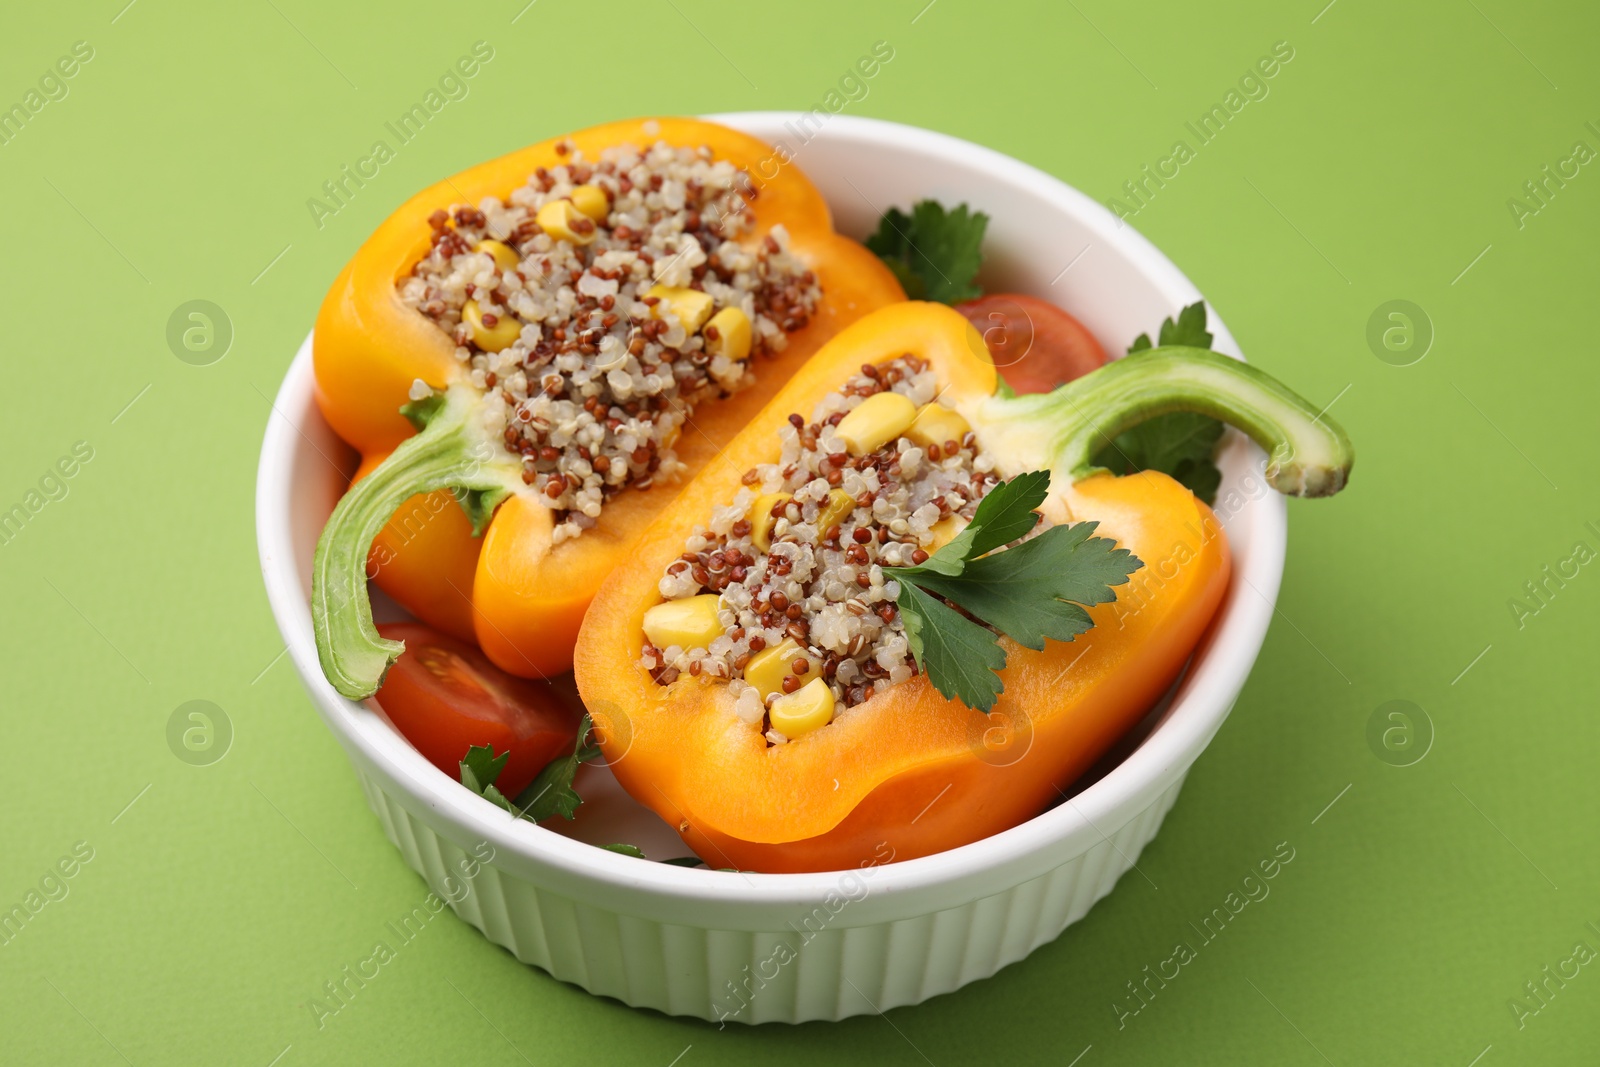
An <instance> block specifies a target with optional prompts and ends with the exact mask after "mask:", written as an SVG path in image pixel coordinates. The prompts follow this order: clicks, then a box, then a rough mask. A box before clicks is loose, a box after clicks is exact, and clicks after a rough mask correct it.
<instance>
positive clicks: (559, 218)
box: [533, 200, 600, 245]
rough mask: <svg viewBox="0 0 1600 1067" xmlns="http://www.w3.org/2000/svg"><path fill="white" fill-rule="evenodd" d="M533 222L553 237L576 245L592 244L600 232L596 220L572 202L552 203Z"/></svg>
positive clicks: (557, 201) (541, 210)
mask: <svg viewBox="0 0 1600 1067" xmlns="http://www.w3.org/2000/svg"><path fill="white" fill-rule="evenodd" d="M533 220H534V221H535V222H537V223H538V224H539V228H540V229H542V230H543V231H544V232H545V233H547V234H549V235H550V236H551V237H554V238H555V239H557V240H559V241H570V242H572V243H573V244H575V245H586V244H591V243H592V242H593V241H594V239H595V237H596V236H597V235H598V234H599V232H600V231H599V229H598V228H597V227H596V226H595V224H594V220H593V219H591V218H590V217H589V216H587V215H585V214H584V213H583V212H581V211H579V210H578V209H577V208H576V207H574V206H573V203H572V201H571V200H552V201H550V202H549V203H548V204H546V205H545V206H544V207H542V208H540V209H539V213H538V214H537V215H535V216H534V217H533Z"/></svg>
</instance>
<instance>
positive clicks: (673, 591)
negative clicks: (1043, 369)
mask: <svg viewBox="0 0 1600 1067" xmlns="http://www.w3.org/2000/svg"><path fill="white" fill-rule="evenodd" d="M1194 310H1195V311H1196V312H1197V313H1198V314H1200V315H1203V309H1201V308H1198V307H1197V308H1196V309H1194ZM1169 325H1171V324H1169ZM1175 412H1196V413H1200V414H1203V415H1205V416H1208V417H1210V418H1214V419H1219V420H1223V421H1225V422H1228V423H1231V424H1232V425H1233V426H1235V427H1237V428H1239V429H1240V430H1242V431H1243V432H1244V433H1246V434H1248V435H1249V436H1250V437H1251V438H1253V439H1254V440H1255V441H1256V442H1257V443H1259V444H1260V445H1261V446H1262V447H1263V448H1264V449H1266V451H1267V453H1268V457H1269V461H1268V466H1267V471H1266V476H1267V480H1268V482H1269V483H1270V484H1271V485H1272V486H1274V487H1275V488H1277V489H1278V490H1280V491H1281V492H1284V493H1288V494H1292V495H1296V496H1325V495H1328V494H1331V493H1335V492H1337V491H1338V490H1339V489H1340V488H1341V487H1342V486H1343V485H1344V483H1345V480H1346V477H1347V475H1348V472H1349V469H1350V465H1351V459H1352V453H1351V448H1350V444H1349V441H1348V440H1347V438H1346V437H1345V435H1344V433H1343V431H1342V430H1341V429H1340V428H1339V427H1338V426H1337V425H1336V424H1335V423H1334V422H1332V420H1330V419H1329V418H1327V417H1326V416H1325V415H1319V413H1318V411H1317V410H1316V408H1315V407H1313V406H1312V405H1310V404H1308V403H1307V402H1306V401H1305V400H1303V399H1302V398H1301V397H1299V396H1298V395H1296V394H1295V393H1293V392H1291V391H1290V390H1289V389H1287V388H1286V387H1284V386H1283V385H1281V384H1280V383H1279V382H1277V381H1276V380H1274V379H1273V378H1272V377H1270V376H1269V375H1267V374H1266V373H1264V372H1263V371H1261V370H1259V369H1257V368H1255V367H1253V366H1249V365H1246V364H1244V363H1242V362H1239V361H1237V360H1234V359H1230V358H1228V357H1225V356H1222V355H1219V354H1217V353H1215V352H1212V351H1209V350H1207V349H1205V348H1200V347H1191V346H1187V345H1172V344H1158V345H1156V346H1154V347H1146V348H1145V349H1144V350H1142V351H1137V352H1134V353H1132V354H1130V355H1128V356H1127V357H1125V358H1123V359H1120V360H1116V361H1113V362H1111V363H1109V364H1107V365H1106V366H1104V367H1101V368H1100V369H1098V370H1095V371H1093V372H1092V373H1089V374H1087V375H1085V376H1083V377H1080V378H1078V379H1077V380H1075V381H1072V382H1070V383H1068V384H1066V385H1064V386H1062V387H1060V388H1059V389H1056V390H1054V391H1053V392H1050V393H1043V394H1037V395H1025V396H1017V395H1014V394H1013V393H1011V391H1010V390H1009V389H1006V388H1004V387H1003V386H1001V384H1000V382H999V381H998V379H997V375H996V371H995V367H994V364H993V361H992V360H991V358H990V354H989V351H988V350H987V349H986V347H985V344H984V341H983V339H982V338H981V337H980V335H979V334H978V333H977V332H976V331H975V330H974V329H973V327H972V326H971V325H970V324H969V323H968V321H967V319H966V318H964V317H963V316H962V315H961V314H960V313H959V312H958V311H956V310H954V309H952V308H950V307H946V306H943V305H940V304H931V303H921V302H913V303H901V304H896V305H893V306H889V307H885V308H883V309H881V310H878V311H876V312H874V313H872V314H870V315H868V316H866V317H864V318H862V319H861V320H859V321H857V322H856V323H855V324H854V325H852V326H850V327H849V328H847V329H846V330H844V331H843V332H842V333H840V334H839V335H838V336H837V337H835V338H834V339H833V340H832V341H831V342H829V344H828V345H827V346H826V347H824V348H823V349H822V350H821V351H820V352H819V353H818V354H817V355H816V356H815V357H814V358H813V359H812V360H811V362H810V363H809V364H807V366H806V367H805V368H803V369H802V370H801V371H800V372H799V373H798V374H797V375H796V376H795V377H794V378H793V379H791V380H790V382H789V383H788V385H787V386H785V388H784V389H783V391H782V392H781V393H780V394H779V395H778V396H777V397H776V398H775V399H774V401H773V402H772V403H771V404H770V405H769V406H768V407H766V408H765V409H764V410H763V411H762V412H761V413H760V414H759V415H758V416H756V417H755V419H754V420H753V421H752V422H751V423H750V424H749V425H748V426H747V427H746V428H745V429H744V430H743V432H741V433H740V434H739V436H738V437H736V438H735V439H734V440H733V442H732V443H731V444H730V445H729V446H728V448H727V450H726V451H725V452H724V453H723V454H722V455H721V456H719V457H718V458H717V459H716V460H715V461H713V462H711V463H709V464H708V465H707V466H706V467H705V468H704V469H703V470H702V471H700V473H699V474H698V475H697V476H696V477H695V479H694V481H693V482H691V483H690V485H689V486H688V487H687V488H686V489H685V490H684V491H683V492H682V493H681V494H680V495H679V496H678V498H677V499H676V500H675V501H674V502H673V504H672V505H671V506H670V507H669V508H668V509H667V510H665V511H664V512H663V513H662V514H661V515H660V516H659V517H658V518H657V520H656V521H655V523H654V524H653V525H652V526H651V527H650V529H649V530H648V532H647V533H645V534H644V536H643V538H642V539H641V540H640V541H639V542H638V543H637V544H636V545H635V546H634V548H633V550H632V551H631V552H629V553H628V555H627V558H626V559H623V560H620V561H619V562H618V566H617V569H616V571H615V573H614V574H613V575H612V576H611V577H610V579H609V580H608V581H607V582H606V583H605V585H604V586H603V587H602V589H601V591H600V593H599V594H598V596H597V597H596V598H595V600H594V603H593V605H592V607H591V609H590V611H589V614H588V616H587V618H586V620H585V622H584V625H583V630H582V632H581V634H580V637H579V641H578V647H577V654H576V661H575V671H576V675H577V681H578V686H579V690H580V692H581V693H582V696H583V698H584V701H585V704H586V705H587V707H588V709H589V711H590V714H591V715H592V716H593V717H594V722H595V728H596V732H597V734H598V736H599V738H600V741H601V746H602V748H603V749H604V752H605V755H606V758H607V761H608V762H609V763H610V764H611V766H612V770H613V772H614V773H615V774H616V776H617V778H618V779H619V780H620V781H621V782H622V784H623V785H624V786H625V787H626V788H627V789H628V791H629V792H630V793H632V795H633V796H634V798H635V799H637V800H638V801H639V802H640V803H642V804H644V805H646V806H647V807H650V808H652V809H653V810H655V811H656V812H657V813H658V814H659V815H660V816H661V817H662V818H664V819H666V820H667V821H668V822H669V823H670V824H671V825H672V826H674V827H676V828H677V829H678V831H679V833H680V834H681V836H682V837H683V839H684V841H685V842H686V843H687V844H688V845H689V846H690V847H691V848H693V849H694V851H695V852H696V853H698V854H699V855H700V856H701V858H703V859H704V860H705V861H706V862H707V863H708V864H709V865H711V866H713V867H736V868H740V869H744V870H756V871H808V870H830V869H844V868H851V867H855V866H857V865H859V864H862V863H865V862H881V860H882V857H883V856H884V854H885V853H884V849H885V848H887V849H889V850H890V851H889V855H892V856H893V857H894V858H896V859H908V858H912V857H915V856H921V855H926V854H929V853H932V852H937V851H940V850H943V849H948V848H951V847H954V846H957V845H962V844H965V843H968V842H971V841H975V840H978V839H980V838H983V837H985V836H987V835H989V834H992V833H996V832H998V831H1001V830H1004V829H1007V828H1009V827H1011V826H1015V825H1017V824H1018V823H1021V822H1023V821H1024V820H1026V819H1028V818H1031V817H1032V816H1034V815H1036V814H1038V813H1039V812H1040V811H1042V810H1044V809H1045V808H1046V807H1048V806H1049V805H1050V804H1051V803H1052V802H1054V801H1055V800H1057V799H1058V797H1059V796H1060V795H1062V794H1059V793H1058V790H1059V789H1064V788H1066V787H1067V786H1069V785H1070V783H1071V782H1072V781H1073V780H1074V779H1075V778H1077V777H1078V776H1079V775H1080V774H1081V773H1082V772H1083V771H1084V770H1085V769H1086V768H1088V767H1089V766H1090V765H1091V764H1092V763H1093V762H1094V761H1095V760H1096V759H1098V758H1099V757H1100V756H1101V755H1102V754H1103V753H1105V752H1106V751H1107V749H1108V748H1109V747H1110V746H1111V745H1112V744H1113V743H1114V742H1115V741H1116V740H1117V739H1118V738H1119V737H1121V736H1122V735H1123V734H1125V733H1126V732H1127V731H1128V730H1129V729H1130V728H1131V727H1132V726H1133V725H1134V724H1135V723H1137V722H1138V720H1139V719H1140V718H1141V717H1142V716H1143V715H1144V714H1145V713H1146V712H1147V711H1148V710H1149V708H1150V707H1151V706H1152V705H1153V704H1154V703H1155V702H1156V701H1157V700H1158V699H1159V698H1160V697H1161V695H1162V693H1163V692H1165V691H1166V690H1167V689H1168V687H1169V686H1170V685H1171V684H1172V683H1173V681H1174V680H1175V679H1176V677H1177V676H1178V674H1179V672H1180V671H1181V670H1182V668H1183V665H1184V664H1185V662H1186V661H1187V660H1188V658H1189V656H1190V654H1191V652H1192V651H1193V650H1194V648H1195V646H1196V644H1197V643H1198V642H1199V641H1200V639H1201V637H1202V635H1203V633H1204V632H1205V630H1206V628H1207V626H1208V624H1209V623H1210V622H1211V619H1212V616H1213V614H1214V613H1215V612H1216V610H1217V607H1218V605H1219V603H1220V602H1221V600H1222V597H1223V594H1224V591H1225V589H1226V587H1227V583H1228V576H1229V553H1228V548H1227V542H1226V538H1225V536H1224V534H1223V532H1222V530H1221V528H1220V526H1219V524H1218V522H1217V519H1216V518H1215V516H1214V515H1213V514H1212V512H1211V510H1210V509H1209V508H1208V507H1207V506H1206V504H1204V503H1202V502H1201V501H1200V500H1199V499H1197V497H1196V496H1195V495H1194V493H1192V492H1191V491H1190V490H1189V489H1188V488H1185V487H1184V486H1183V485H1181V484H1179V482H1177V481H1175V480H1173V478H1171V477H1168V476H1167V475H1165V474H1162V473H1159V472H1155V471H1142V472H1138V473H1131V474H1126V475H1121V476H1119V475H1116V474H1113V473H1111V472H1109V471H1108V470H1106V469H1104V468H1105V467H1106V466H1108V465H1110V464H1109V462H1108V461H1106V460H1105V459H1104V458H1103V456H1101V455H1100V454H1101V452H1102V450H1104V449H1105V448H1106V447H1107V442H1112V441H1115V440H1117V439H1118V435H1119V434H1122V433H1124V431H1129V430H1130V429H1131V428H1133V427H1135V426H1137V425H1138V424H1140V423H1143V422H1145V421H1146V420H1149V419H1152V418H1156V417H1160V416H1163V415H1170V414H1171V413H1175ZM996 732H998V733H999V734H1001V735H1003V736H1004V737H1005V738H1008V739H1009V740H1008V741H1007V742H1006V743H1004V744H1000V745H996V744H994V743H992V742H993V736H994V735H995V734H996ZM875 857H876V859H874V858H875Z"/></svg>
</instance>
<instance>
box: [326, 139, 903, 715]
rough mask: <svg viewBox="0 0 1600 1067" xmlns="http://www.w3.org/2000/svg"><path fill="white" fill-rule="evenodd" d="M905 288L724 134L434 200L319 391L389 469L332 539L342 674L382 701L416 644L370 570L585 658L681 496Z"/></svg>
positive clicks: (441, 608)
mask: <svg viewBox="0 0 1600 1067" xmlns="http://www.w3.org/2000/svg"><path fill="white" fill-rule="evenodd" d="M774 163H777V164H778V165H777V166H773V164H774ZM756 172H759V174H760V178H759V180H752V178H751V176H752V174H753V173H756ZM902 298H903V293H902V292H901V290H900V287H899V285H898V284H897V282H896V281H895V279H894V277H893V275H892V274H891V273H890V272H889V271H888V270H887V269H886V268H885V267H884V265H883V264H882V263H881V262H880V261H879V260H878V259H877V258H876V257H874V256H873V255H872V254H871V253H869V252H867V251H866V250H865V249H864V248H863V247H862V246H861V245H859V244H857V243H856V242H854V241H851V240H848V239H846V238H844V237H841V236H838V235H836V234H835V233H834V232H833V230H832V224H831V221H830V216H829V213H828V208H827V206H826V204H825V203H824V202H823V199H822V197H821V195H820V194H819V193H818V192H817V190H816V189H815V188H814V187H813V186H812V185H811V183H810V182H809V181H808V180H807V179H806V178H805V176H804V175H803V174H801V173H800V171H799V170H798V169H797V168H796V167H794V166H793V165H792V164H789V163H787V160H781V161H780V160H778V157H777V156H776V155H775V154H774V152H773V150H772V149H771V148H770V147H769V146H767V145H766V144H764V143H762V142H760V141H758V140H756V139H754V138H751V137H748V136H746V135H744V134H741V133H738V132H736V131H734V130H731V129H727V128H725V127H722V126H718V125H715V124H712V123H706V122H699V121H694V120H688V119H668V118H663V119H654V120H642V121H630V122H618V123H612V124H609V125H604V126H597V127H595V128H593V129H588V130H584V131H581V132H579V133H575V134H572V135H570V136H568V137H563V138H561V139H559V140H554V141H547V142H545V143H542V144H538V145H534V146H532V147H530V148H526V149H523V150H521V151H518V152H513V153H511V154H510V155H507V156H504V157H502V158H500V159H497V160H493V161H491V162H489V163H485V164H483V165H481V166H478V167H474V168H472V169H470V170H467V171H465V172H463V173H461V174H458V175H456V176H455V177H453V178H449V179H446V180H445V181H442V182H440V183H439V184H437V185H435V186H433V187H432V188H430V189H427V190H425V191H424V192H422V193H420V194H419V195H417V196H416V197H414V198H412V199H411V200H410V201H408V202H407V203H406V204H405V205H404V206H403V207H401V208H400V209H399V210H398V211H397V212H395V214H394V215H393V216H391V217H390V218H389V219H388V220H387V221H386V222H385V223H384V224H383V225H382V226H380V227H379V228H378V230H377V232H376V233H374V234H373V236H372V237H371V238H370V239H369V240H368V241H367V242H366V244H364V245H363V246H362V248H361V249H360V251H359V252H357V254H356V256H355V258H354V259H352V260H351V262H350V264H349V265H348V266H347V267H346V268H345V269H344V271H343V272H342V273H341V274H340V275H339V277H338V279H337V280H336V281H335V283H334V285H333V288H332V289H331V291H330V292H329V293H328V296H327V299H326V300H325V302H324V304H323V306H322V310H321V313H320V314H319V316H318V319H317V324H316V336H315V341H314V355H315V366H316V379H317V397H318V400H319V403H320V405H321V407H322V410H323V413H324V414H325V415H326V417H327V419H328V422H329V423H330V424H331V425H332V427H333V428H334V429H335V430H336V431H337V432H338V433H339V435H340V436H341V437H343V438H344V439H345V440H346V441H348V442H349V443H350V444H352V445H354V446H355V447H356V448H357V449H358V450H360V452H361V453H362V456H363V462H362V464H361V467H360V469H359V471H358V473H357V479H356V481H355V482H354V483H353V486H352V488H351V490H350V492H349V493H347V494H346V496H345V497H344V499H343V500H342V501H341V502H340V504H339V506H338V507H337V509H336V510H335V512H334V514H333V516H332V518H331V519H330V521H329V523H328V526H327V528H326V530H325V532H324V534H323V537H322V539H321V541H320V542H319V544H318V548H317V556H316V564H315V582H314V589H313V613H314V618H315V624H316V636H317V643H318V650H319V653H320V656H321V661H322V666H323V669H324V671H325V672H326V674H327V676H328V678H329V679H330V680H331V681H332V682H333V684H334V686H335V688H337V689H338V690H339V692H341V693H343V694H345V695H346V696H349V697H352V698H357V699H359V698H363V697H366V696H370V695H371V694H372V693H373V692H374V691H375V690H376V689H377V687H378V686H379V684H380V682H381V681H382V679H383V677H384V673H385V671H386V670H387V669H388V667H389V665H390V664H391V663H392V662H393V661H394V659H395V658H396V656H397V655H398V654H399V652H400V650H401V648H402V645H401V643H400V642H397V641H392V640H388V639H385V638H384V637H382V636H381V635H380V634H379V633H378V632H377V630H376V628H375V627H374V625H373V622H372V616H371V609H370V605H369V602H368V597H367V586H366V583H367V580H368V578H369V577H371V578H373V579H374V580H375V581H376V582H377V584H378V585H379V586H380V587H382V588H383V589H384V590H385V591H386V592H388V593H389V594H390V595H391V596H392V597H393V598H394V599H395V600H396V601H398V602H399V603H400V604H401V605H402V606H404V607H405V608H407V609H408V610H409V611H410V612H412V614H414V615H415V616H417V617H418V618H420V619H422V620H424V621H425V622H428V623H431V624H432V625H433V626H435V627H437V628H439V629H440V630H443V631H445V632H446V633H448V634H452V635H454V636H456V637H458V638H462V639H466V640H471V641H475V642H476V643H477V644H478V645H479V646H480V647H481V648H482V649H483V651H484V653H485V654H486V655H487V656H488V657H489V659H490V660H492V661H493V662H494V663H495V664H497V665H498V666H500V667H501V668H503V669H505V670H507V671H509V672H511V673H513V674H518V675H523V676H529V677H533V676H547V675H551V674H555V673H559V672H562V671H565V670H567V669H568V668H569V667H570V664H571V655H572V645H573V642H574V640H575V639H576V636H577V632H578V626H579V622H580V620H581V618H582V616H583V613H584V610H585V609H586V608H587V607H588V604H589V601H590V599H591V597H592V596H593V594H594V591H595V590H596V588H598V586H599V584H600V582H601V580H602V579H603V578H604V577H605V576H606V575H607V574H608V573H610V572H611V571H612V570H614V569H616V568H618V567H621V566H624V565H625V564H626V563H627V561H628V559H629V558H630V556H631V555H632V552H633V546H634V543H635V542H636V540H637V537H638V534H639V533H640V532H641V531H642V530H643V529H644V528H645V526H646V525H647V524H648V523H649V522H650V520H651V519H652V518H653V517H654V516H655V515H656V514H657V513H658V512H659V511H660V510H661V509H662V508H663V507H664V506H665V505H666V504H667V502H668V501H670V500H671V498H672V496H673V495H674V494H675V493H676V491H677V489H678V488H679V487H680V486H681V484H682V482H683V481H684V480H685V479H686V478H687V477H688V476H691V475H693V474H694V473H695V472H696V471H698V470H699V469H700V468H701V467H703V466H704V465H705V464H706V463H707V462H708V461H710V460H711V459H712V457H714V456H716V455H717V454H718V453H719V452H720V451H721V449H722V448H723V447H724V446H725V445H726V444H727V443H728V442H729V441H730V440H731V439H732V438H733V437H734V435H735V434H736V433H737V432H738V431H739V430H740V429H741V428H742V427H744V426H745V425H746V424H747V423H748V422H749V421H750V419H751V418H752V417H754V415H755V414H756V413H757V412H758V411H760V410H761V409H762V407H763V406H764V405H765V404H766V403H767V402H768V401H769V400H770V399H771V398H772V396H773V395H774V394H775V393H776V392H777V391H778V389H779V388H780V387H781V386H782V385H783V384H784V382H786V381H787V380H788V379H789V378H790V377H791V376H792V375H793V374H794V373H795V371H796V370H797V369H798V368H800V367H801V366H802V365H803V364H804V363H805V362H806V361H807V360H808V359H809V358H810V357H811V356H812V354H813V353H815V352H816V351H817V350H818V348H820V347H821V346H822V344H823V343H824V342H825V341H827V340H828V339H829V338H830V337H832V336H833V335H834V334H835V333H837V332H838V331H839V330H840V329H841V328H843V327H844V326H846V325H847V324H849V323H850V322H852V321H853V320H855V319H856V318H858V317H859V316H861V315H863V314H865V313H866V312H869V311H871V310H873V309H875V308H877V307H880V306H882V305H884V304H886V303H888V302H890V301H895V300H900V299H902Z"/></svg>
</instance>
